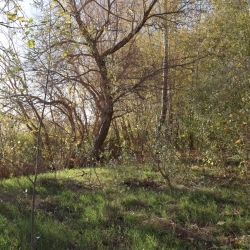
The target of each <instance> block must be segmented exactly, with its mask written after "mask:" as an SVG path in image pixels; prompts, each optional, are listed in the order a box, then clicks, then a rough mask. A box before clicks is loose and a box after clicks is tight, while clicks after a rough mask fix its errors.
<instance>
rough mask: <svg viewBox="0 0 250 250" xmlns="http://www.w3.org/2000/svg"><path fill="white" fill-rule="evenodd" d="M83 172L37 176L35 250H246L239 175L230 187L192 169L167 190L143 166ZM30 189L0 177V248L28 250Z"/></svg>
mask: <svg viewBox="0 0 250 250" xmlns="http://www.w3.org/2000/svg"><path fill="white" fill-rule="evenodd" d="M84 172H85V173H86V174H85V175H83V176H81V175H82V170H80V169H78V170H66V171H62V172H58V173H57V174H56V176H55V175H54V174H53V173H47V174H41V175H39V177H38V183H37V195H36V211H35V221H36V225H35V235H36V249H37V250H39V249H41V250H44V249H46V250H47V249H51V250H58V249H65V250H73V249H75V250H76V249H79V250H83V249H86V250H87V249H89V250H94V249H126V250H127V249H132V250H137V249H138V250H142V249H145V250H150V249H152V250H155V249H159V250H162V249H180V250H182V249H192V250H193V249H201V250H203V249H250V236H249V235H250V209H249V207H250V206H249V205H250V200H249V198H250V197H249V194H250V193H249V192H248V190H249V186H248V183H245V182H244V180H238V182H234V185H232V184H231V182H230V181H231V179H228V183H227V180H226V179H225V178H224V179H219V178H212V177H211V176H209V177H206V176H205V175H204V173H203V171H199V169H198V170H197V168H196V169H195V171H192V170H191V171H190V173H189V175H188V177H187V178H186V179H185V180H184V182H183V183H181V185H180V184H179V185H175V188H174V189H173V191H172V192H170V190H169V189H168V188H167V186H166V185H164V183H163V182H162V180H161V179H160V177H159V175H157V174H156V173H152V172H151V171H150V168H149V167H148V166H134V167H128V166H106V167H103V168H98V169H96V173H97V175H96V173H95V171H94V170H93V169H84ZM239 178H240V177H239ZM179 179H180V178H179ZM177 180H178V176H177V177H176V178H175V181H176V182H177ZM31 191H32V187H31V184H30V183H29V181H28V180H27V178H25V177H19V178H18V179H16V178H11V179H6V180H2V181H1V184H0V249H3V250H4V249H6V250H12V249H13V250H16V249H25V250H26V249H30V204H31Z"/></svg>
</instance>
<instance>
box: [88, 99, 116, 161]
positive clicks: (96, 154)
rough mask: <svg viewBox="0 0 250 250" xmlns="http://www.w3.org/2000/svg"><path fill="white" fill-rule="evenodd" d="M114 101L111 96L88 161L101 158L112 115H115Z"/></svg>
mask: <svg viewBox="0 0 250 250" xmlns="http://www.w3.org/2000/svg"><path fill="white" fill-rule="evenodd" d="M113 112H114V111H113V101H112V98H111V97H110V100H109V102H108V103H107V104H106V107H105V108H104V111H103V114H102V117H101V122H100V126H99V129H98V133H97V135H96V136H95V140H94V145H93V149H92V150H91V152H90V154H89V159H88V160H87V162H88V163H93V162H94V161H95V160H100V152H101V149H102V145H103V143H104V141H105V139H106V137H107V135H108V132H109V128H110V125H111V121H112V117H113Z"/></svg>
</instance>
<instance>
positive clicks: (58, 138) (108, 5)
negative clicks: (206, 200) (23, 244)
mask: <svg viewBox="0 0 250 250" xmlns="http://www.w3.org/2000/svg"><path fill="white" fill-rule="evenodd" d="M33 6H34V8H36V9H37V14H36V15H37V16H36V18H33V19H32V18H28V17H26V16H25V15H21V13H22V12H21V10H19V7H18V3H14V4H13V10H15V9H17V10H18V11H17V12H15V11H13V10H12V9H10V10H6V9H4V6H3V10H4V13H5V15H6V20H8V21H9V22H10V23H13V24H14V23H15V25H17V24H18V25H20V27H22V28H21V29H17V30H15V32H16V35H18V37H19V38H20V37H21V38H22V41H18V43H16V44H15V43H14V42H13V43H11V46H9V47H8V49H5V52H4V53H2V52H1V55H0V56H1V59H0V60H1V62H0V63H1V83H0V84H1V87H0V89H1V105H2V106H3V108H2V111H1V114H2V116H1V135H2V138H6V140H7V138H8V137H7V134H6V131H7V127H8V125H7V124H8V122H9V121H10V120H11V121H13V123H14V124H16V123H18V124H19V125H20V126H19V129H18V131H16V132H14V130H11V129H10V128H8V129H10V131H12V132H13V133H12V132H11V133H8V134H9V135H10V134H13V139H11V141H12V143H7V144H5V145H4V143H2V144H1V145H2V146H1V155H2V159H6V158H9V159H10V162H12V163H13V162H14V160H13V159H14V156H13V151H12V148H15V149H16V150H17V152H16V151H15V152H16V154H19V155H22V154H25V155H27V158H22V157H19V158H18V162H16V163H18V164H19V165H20V162H22V161H25V163H29V164H30V163H32V157H33V156H32V149H31V148H32V147H33V146H32V144H33V142H34V140H33V139H34V138H36V136H37V131H38V124H39V123H38V122H39V121H40V120H41V110H42V105H43V104H45V106H46V108H45V117H44V119H43V120H42V123H41V124H42V141H41V146H42V157H43V161H44V166H50V167H51V168H54V166H56V167H57V168H59V167H60V166H62V167H73V165H75V166H84V165H86V164H91V163H93V162H94V161H95V160H101V159H102V160H104V159H109V160H110V159H114V158H115V159H118V158H119V159H120V160H121V159H123V160H126V159H128V158H133V157H136V158H137V159H139V160H140V161H144V160H145V157H146V158H147V157H148V159H149V158H150V157H149V156H150V155H155V154H156V153H157V154H160V155H161V156H164V157H162V158H161V159H162V161H164V162H167V160H168V159H170V158H171V157H172V156H173V155H174V157H173V160H174V161H175V160H176V156H178V157H177V158H178V159H180V156H186V155H188V154H191V152H192V154H193V153H194V154H195V157H198V158H199V159H200V160H202V161H203V162H204V163H206V164H210V163H213V164H216V163H217V164H221V165H222V164H225V163H226V162H228V161H230V160H229V158H230V159H231V158H237V159H238V160H237V161H239V162H245V164H246V165H247V164H248V153H247V152H248V150H249V138H248V137H249V136H248V134H249V133H248V132H249V129H248V123H249V119H248V113H249V95H248V91H249V73H248V72H249V43H248V41H249V36H250V31H249V25H248V24H249V12H248V7H247V3H246V2H245V1H229V0H228V1H219V0H218V1H212V2H210V1H192V2H187V1H181V0H175V1H167V0H164V1H157V0H151V1H142V0H129V1H116V0H113V1H109V0H101V1H95V0H85V1H76V0H67V1H57V0H56V1H53V2H52V3H50V2H48V3H47V2H46V1H35V3H34V5H33ZM13 13H14V14H15V13H17V14H16V15H15V16H11V15H10V14H13ZM232 16H234V18H232ZM18 18H19V19H18ZM0 24H1V23H0ZM12 39H13V41H15V39H16V38H15V34H14V35H13V38H12ZM20 40H21V39H20ZM17 44H18V47H17V46H16V45H17ZM44 93H46V100H45V101H44V99H43V96H44ZM7 114H8V115H9V117H8V119H10V120H8V119H6V118H5V115H7ZM10 117H11V118H10ZM13 126H14V127H15V129H16V125H13ZM20 138H23V139H20ZM32 138H33V139H32ZM18 142H19V144H22V145H23V147H18V145H19V144H18ZM157 143H158V144H157ZM8 145H9V146H8ZM11 145H12V146H11ZM13 145H14V146H13ZM21 148H22V150H23V151H22V150H21ZM18 150H19V151H18ZM20 150H21V151H20ZM18 152H19V153H18ZM171 154H172V156H171ZM157 157H158V156H157ZM192 157H194V156H192ZM2 162H3V160H2ZM2 165H8V164H7V162H6V161H5V163H4V164H2ZM24 165H25V164H24ZM172 165H173V164H172ZM170 171H173V169H171V170H170Z"/></svg>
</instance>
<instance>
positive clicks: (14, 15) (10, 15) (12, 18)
mask: <svg viewBox="0 0 250 250" xmlns="http://www.w3.org/2000/svg"><path fill="white" fill-rule="evenodd" d="M7 18H8V19H9V20H10V21H15V20H16V18H17V13H16V12H9V13H7Z"/></svg>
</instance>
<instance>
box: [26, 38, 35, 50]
mask: <svg viewBox="0 0 250 250" xmlns="http://www.w3.org/2000/svg"><path fill="white" fill-rule="evenodd" d="M27 45H28V47H29V48H30V49H32V48H34V47H35V41H34V40H33V39H31V40H29V41H28V42H27Z"/></svg>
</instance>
